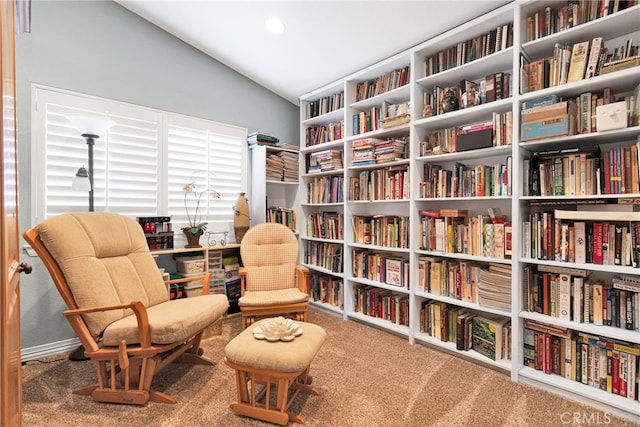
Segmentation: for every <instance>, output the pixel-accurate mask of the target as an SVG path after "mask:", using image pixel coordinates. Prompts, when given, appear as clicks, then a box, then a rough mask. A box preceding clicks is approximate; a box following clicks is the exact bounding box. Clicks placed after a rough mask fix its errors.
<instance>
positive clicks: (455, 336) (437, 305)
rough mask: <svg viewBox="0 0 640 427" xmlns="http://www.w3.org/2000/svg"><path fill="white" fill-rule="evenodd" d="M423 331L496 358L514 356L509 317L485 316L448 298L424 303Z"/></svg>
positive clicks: (421, 320)
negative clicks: (447, 300)
mask: <svg viewBox="0 0 640 427" xmlns="http://www.w3.org/2000/svg"><path fill="white" fill-rule="evenodd" d="M420 332H423V333H425V334H427V335H429V336H431V337H433V338H435V339H437V340H440V341H443V342H451V343H454V344H455V346H456V349H457V350H461V351H469V350H473V351H475V352H476V353H479V354H481V355H483V356H485V357H488V358H489V359H491V360H494V361H495V360H502V359H507V360H509V359H511V345H510V343H511V324H510V322H509V319H508V318H505V317H499V316H491V317H489V316H481V315H478V314H476V313H473V312H471V311H469V310H468V309H466V308H461V307H456V306H454V305H450V304H447V303H444V302H440V301H425V302H423V303H422V305H421V307H420Z"/></svg>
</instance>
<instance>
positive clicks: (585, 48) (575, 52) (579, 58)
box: [567, 41, 589, 83]
mask: <svg viewBox="0 0 640 427" xmlns="http://www.w3.org/2000/svg"><path fill="white" fill-rule="evenodd" d="M588 55H589V41H584V42H580V43H576V44H574V45H573V49H572V52H571V63H570V64H569V75H568V77H567V83H572V82H577V81H580V80H582V79H583V78H584V72H585V69H586V68H587V59H588V58H587V56H588Z"/></svg>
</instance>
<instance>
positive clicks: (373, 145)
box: [351, 138, 408, 166]
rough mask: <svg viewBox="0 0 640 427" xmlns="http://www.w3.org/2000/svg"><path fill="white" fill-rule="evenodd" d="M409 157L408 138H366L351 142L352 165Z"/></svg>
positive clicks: (392, 160) (371, 163)
mask: <svg viewBox="0 0 640 427" xmlns="http://www.w3.org/2000/svg"><path fill="white" fill-rule="evenodd" d="M407 158H408V147H407V141H406V138H389V139H386V140H384V139H379V138H364V139H357V140H355V141H353V142H352V143H351V166H365V165H373V164H380V163H389V162H395V161H399V160H404V159H407Z"/></svg>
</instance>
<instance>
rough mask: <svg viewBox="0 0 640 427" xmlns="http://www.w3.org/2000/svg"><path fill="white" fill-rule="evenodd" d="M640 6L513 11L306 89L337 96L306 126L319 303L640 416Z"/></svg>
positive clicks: (304, 233)
mask: <svg viewBox="0 0 640 427" xmlns="http://www.w3.org/2000/svg"><path fill="white" fill-rule="evenodd" d="M639 10H640V2H638V1H637V0H631V1H625V0H616V1H613V0H594V1H587V0H567V1H553V2H548V1H542V0H523V1H518V2H509V3H508V4H506V5H504V6H502V7H499V8H497V9H495V10H494V11H491V12H489V13H488V14H487V15H485V16H482V17H478V18H477V19H475V20H472V21H469V22H468V23H465V24H463V25H461V26H460V27H458V28H455V29H452V30H450V32H447V33H443V34H442V35H440V36H437V37H434V38H433V39H430V40H427V41H425V42H424V43H423V44H420V45H417V46H415V47H413V48H410V49H408V50H407V51H406V52H401V53H398V54H397V55H395V56H393V57H389V58H387V59H386V60H384V61H380V62H379V63H378V64H375V66H372V67H369V68H366V69H363V70H362V71H360V72H358V73H354V74H353V75H352V76H348V77H345V78H344V79H340V80H338V81H336V82H334V83H332V84H329V85H327V86H325V87H323V88H319V89H318V90H317V91H314V92H312V93H309V94H308V95H306V96H303V97H302V98H301V117H304V116H305V111H304V108H308V107H307V106H306V104H307V103H310V102H315V101H319V100H321V99H322V98H324V97H327V96H330V95H331V94H334V93H338V92H342V93H343V94H344V96H345V97H346V100H345V101H344V104H342V106H341V107H340V108H341V111H335V112H333V113H329V114H327V113H325V114H326V115H325V116H323V117H322V116H321V117H315V118H314V119H313V120H305V119H302V120H301V121H300V139H301V144H304V147H303V148H301V152H302V153H303V154H301V157H300V161H301V162H302V161H306V164H305V165H301V167H300V171H301V185H300V187H299V193H298V194H299V195H300V197H299V199H298V200H299V201H304V200H305V198H306V201H307V203H303V202H301V203H300V209H301V210H302V211H304V212H305V216H304V221H305V222H306V223H305V224H304V225H306V226H303V227H301V228H302V229H301V242H302V246H303V247H304V248H305V260H306V261H307V265H308V267H309V268H310V270H312V271H315V272H316V273H315V274H318V275H326V276H329V277H331V279H329V278H325V279H323V280H322V282H323V283H325V285H323V286H324V288H321V287H319V286H320V285H319V286H318V287H316V288H315V289H314V292H316V294H315V295H316V296H315V297H314V299H315V300H317V301H318V302H319V305H320V306H323V305H325V306H326V308H327V309H329V310H334V311H340V312H341V314H342V316H343V318H344V319H349V318H354V319H357V320H359V321H362V322H363V323H369V324H371V325H375V326H376V327H380V328H382V329H387V330H389V331H391V332H393V333H397V334H400V335H406V336H407V337H408V339H409V341H410V342H412V343H413V342H422V343H425V344H429V345H433V346H434V347H439V348H443V349H447V350H449V351H452V352H454V353H455V352H457V354H459V355H460V356H468V357H466V358H468V359H474V360H477V361H478V362H481V363H484V364H487V365H489V366H492V367H496V368H499V369H503V370H505V371H508V373H509V374H510V377H511V379H512V380H514V381H518V382H531V383H535V384H536V385H537V386H539V387H541V388H545V389H551V390H554V391H557V392H560V393H561V394H566V395H569V396H571V397H574V396H580V397H581V398H584V399H586V400H588V401H590V402H592V403H594V404H596V405H599V406H602V407H606V408H607V410H611V411H614V412H617V413H619V414H621V415H623V416H625V417H633V418H634V419H635V420H637V419H638V416H639V415H640V413H639V412H638V406H637V403H638V394H639V393H638V383H639V382H640V381H639V379H640V377H639V375H640V372H639V366H638V365H640V363H639V361H638V357H640V335H638V332H640V325H639V323H640V311H639V305H640V301H638V299H639V296H640V285H639V283H640V237H639V236H640V216H638V215H640V208H639V206H640V201H639V200H640V135H639V134H640V121H639V118H640V102H638V98H639V97H640V74H638V73H637V71H638V69H639V68H640V58H639V52H638V50H639V49H638V45H639V43H638V37H639V36H640V31H639V27H638V12H639ZM405 67H406V69H407V73H406V75H407V77H408V78H407V80H405V81H404V82H401V81H399V80H398V78H397V76H398V75H399V74H398V71H400V70H402V69H403V68H405ZM630 67H633V68H630ZM409 68H411V69H410V70H409ZM394 72H395V73H396V83H395V85H394V84H393V83H391V84H389V82H392V81H393V77H392V75H393V73H394ZM374 76H380V78H372V77H374ZM385 79H386V82H387V83H384V81H385ZM369 98H372V99H369ZM303 106H304V107H303ZM364 132H366V133H364ZM385 140H386V141H385ZM303 141H304V142H303ZM399 141H402V143H400V142H399ZM314 174H317V175H314ZM411 175H413V178H409V177H410V176H411ZM302 182H304V183H302ZM343 186H344V187H343ZM340 188H343V191H345V192H346V195H345V196H344V197H343V194H342V192H341V191H340ZM305 191H306V193H305ZM501 210H502V211H503V212H504V214H503V213H502V212H501ZM302 218H303V217H299V219H300V220H303V219H302ZM336 227H338V229H336ZM341 227H342V228H343V230H342V233H341V230H340V229H339V228H341ZM344 227H346V229H344ZM514 233H515V234H514ZM410 239H414V240H412V241H411V244H409V242H410ZM514 245H517V246H514ZM343 254H344V255H345V257H344V264H343ZM345 269H346V270H345ZM338 283H340V284H341V285H342V287H343V288H342V289H341V290H340V291H342V297H343V298H344V302H343V305H344V307H343V308H342V309H341V310H338V309H336V308H335V307H336V304H335V302H330V301H331V297H329V296H327V293H328V292H329V289H330V288H334V287H335V286H337V284H338ZM322 289H324V290H322ZM332 295H335V292H334V294H332ZM328 301H329V302H328ZM405 304H406V307H411V313H412V317H411V318H409V316H408V310H407V315H406V317H405V316H404V315H403V314H402V312H401V311H398V309H399V308H400V307H403V306H404V305H405ZM394 310H395V311H394ZM512 325H513V329H512ZM613 365H615V366H616V367H615V368H614V367H613ZM538 371H539V372H538ZM546 374H548V375H546ZM614 384H615V385H614ZM592 388H597V389H598V390H593V389H592Z"/></svg>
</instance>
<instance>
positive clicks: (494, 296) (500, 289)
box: [478, 263, 511, 310]
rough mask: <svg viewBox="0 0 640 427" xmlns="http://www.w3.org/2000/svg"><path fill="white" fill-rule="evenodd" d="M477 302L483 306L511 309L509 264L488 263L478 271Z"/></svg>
mask: <svg viewBox="0 0 640 427" xmlns="http://www.w3.org/2000/svg"><path fill="white" fill-rule="evenodd" d="M478 303H479V304H480V305H482V306H485V307H492V308H497V309H502V310H511V266H510V265H507V264H495V263H489V268H488V269H483V270H481V271H480V283H478Z"/></svg>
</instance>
